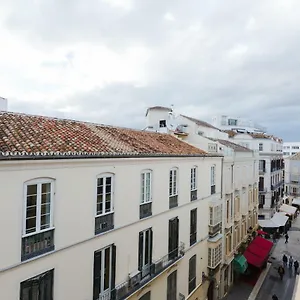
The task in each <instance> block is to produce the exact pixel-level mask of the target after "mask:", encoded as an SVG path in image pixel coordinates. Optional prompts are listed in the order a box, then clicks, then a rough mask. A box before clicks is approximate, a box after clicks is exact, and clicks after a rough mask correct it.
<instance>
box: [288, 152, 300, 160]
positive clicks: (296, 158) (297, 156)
mask: <svg viewBox="0 0 300 300" xmlns="http://www.w3.org/2000/svg"><path fill="white" fill-rule="evenodd" d="M287 158H288V159H291V160H300V152H298V153H296V154H294V155H292V156H290V157H287Z"/></svg>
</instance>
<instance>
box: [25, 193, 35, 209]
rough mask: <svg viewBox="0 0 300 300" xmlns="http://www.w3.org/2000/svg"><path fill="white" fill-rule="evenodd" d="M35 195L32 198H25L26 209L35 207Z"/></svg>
mask: <svg viewBox="0 0 300 300" xmlns="http://www.w3.org/2000/svg"><path fill="white" fill-rule="evenodd" d="M36 197H37V196H36V195H34V196H27V207H28V206H35V205H36Z"/></svg>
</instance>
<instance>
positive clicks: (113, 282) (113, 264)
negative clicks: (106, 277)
mask: <svg viewBox="0 0 300 300" xmlns="http://www.w3.org/2000/svg"><path fill="white" fill-rule="evenodd" d="M111 251H112V252H111V290H112V293H111V299H112V300H113V299H115V285H116V260H117V247H116V246H115V245H112V247H111Z"/></svg>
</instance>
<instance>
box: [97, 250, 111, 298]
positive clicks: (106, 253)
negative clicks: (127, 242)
mask: <svg viewBox="0 0 300 300" xmlns="http://www.w3.org/2000/svg"><path fill="white" fill-rule="evenodd" d="M115 274H116V247H115V246H114V245H111V246H108V247H106V248H104V249H101V250H99V251H96V252H95V253H94V288H93V295H94V296H93V300H98V299H111V298H113V297H114V295H112V291H113V290H114V288H115Z"/></svg>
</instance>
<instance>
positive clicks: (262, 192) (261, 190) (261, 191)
mask: <svg viewBox="0 0 300 300" xmlns="http://www.w3.org/2000/svg"><path fill="white" fill-rule="evenodd" d="M267 191H268V189H267V188H260V189H259V190H258V193H259V194H265V193H267Z"/></svg>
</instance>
